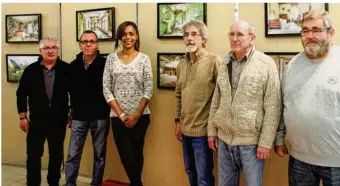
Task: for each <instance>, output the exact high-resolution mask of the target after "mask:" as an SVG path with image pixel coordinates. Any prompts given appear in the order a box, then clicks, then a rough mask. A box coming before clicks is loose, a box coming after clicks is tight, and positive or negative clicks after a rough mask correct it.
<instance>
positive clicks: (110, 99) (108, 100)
mask: <svg viewBox="0 0 340 186" xmlns="http://www.w3.org/2000/svg"><path fill="white" fill-rule="evenodd" d="M112 100H115V98H113V97H112V98H109V99H107V100H106V102H107V103H110V101H112Z"/></svg>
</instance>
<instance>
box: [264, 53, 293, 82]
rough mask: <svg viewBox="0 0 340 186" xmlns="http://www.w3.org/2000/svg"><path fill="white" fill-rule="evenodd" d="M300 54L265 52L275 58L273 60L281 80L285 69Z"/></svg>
mask: <svg viewBox="0 0 340 186" xmlns="http://www.w3.org/2000/svg"><path fill="white" fill-rule="evenodd" d="M298 53H299V52H265V54H267V55H268V56H270V57H271V58H273V60H274V61H275V63H276V66H277V70H278V72H279V77H280V80H281V78H282V75H283V72H284V70H285V67H286V66H287V64H288V63H289V62H290V60H291V59H292V58H293V57H294V56H296V55H297V54H298Z"/></svg>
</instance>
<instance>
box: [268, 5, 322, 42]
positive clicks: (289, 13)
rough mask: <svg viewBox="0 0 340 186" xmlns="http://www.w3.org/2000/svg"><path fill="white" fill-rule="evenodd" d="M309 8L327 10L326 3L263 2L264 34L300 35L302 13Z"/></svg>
mask: <svg viewBox="0 0 340 186" xmlns="http://www.w3.org/2000/svg"><path fill="white" fill-rule="evenodd" d="M310 9H312V10H326V11H328V3H264V12H265V14H264V16H265V36H266V37H287V36H288V37H289V36H300V31H301V20H302V17H303V14H304V13H305V12H306V11H308V10H310Z"/></svg>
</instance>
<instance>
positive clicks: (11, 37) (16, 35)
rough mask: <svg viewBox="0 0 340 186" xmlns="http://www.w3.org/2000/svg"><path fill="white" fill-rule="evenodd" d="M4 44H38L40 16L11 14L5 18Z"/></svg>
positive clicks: (39, 38)
mask: <svg viewBox="0 0 340 186" xmlns="http://www.w3.org/2000/svg"><path fill="white" fill-rule="evenodd" d="M5 22H6V23H5V27H6V28H5V30H6V35H5V37H6V43H39V41H40V40H41V14H11V15H6V18H5Z"/></svg>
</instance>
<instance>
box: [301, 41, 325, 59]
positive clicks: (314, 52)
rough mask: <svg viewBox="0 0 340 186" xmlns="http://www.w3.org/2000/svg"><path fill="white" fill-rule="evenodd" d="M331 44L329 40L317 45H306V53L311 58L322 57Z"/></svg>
mask: <svg viewBox="0 0 340 186" xmlns="http://www.w3.org/2000/svg"><path fill="white" fill-rule="evenodd" d="M329 47H330V44H329V43H327V42H324V43H320V44H317V45H315V46H306V45H305V46H304V49H305V52H306V55H307V56H308V57H309V58H310V59H318V58H321V57H322V56H323V55H324V54H325V53H327V51H328V50H329Z"/></svg>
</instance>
